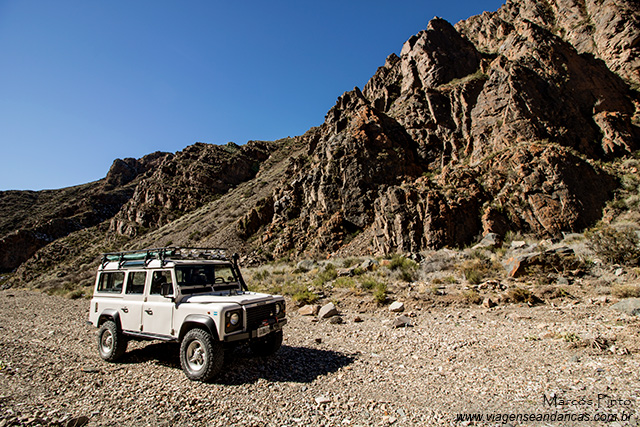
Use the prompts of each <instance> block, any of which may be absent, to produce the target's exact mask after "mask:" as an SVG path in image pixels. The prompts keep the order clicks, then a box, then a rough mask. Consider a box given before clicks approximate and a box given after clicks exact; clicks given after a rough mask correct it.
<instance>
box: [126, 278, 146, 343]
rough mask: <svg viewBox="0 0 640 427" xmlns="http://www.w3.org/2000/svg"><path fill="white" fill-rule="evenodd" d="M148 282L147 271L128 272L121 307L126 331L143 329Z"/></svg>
mask: <svg viewBox="0 0 640 427" xmlns="http://www.w3.org/2000/svg"><path fill="white" fill-rule="evenodd" d="M146 282H147V272H146V271H129V272H128V273H127V279H126V286H125V293H124V298H123V300H122V307H120V322H121V324H122V329H123V330H125V331H133V332H140V331H141V330H142V304H143V300H144V287H145V283H146Z"/></svg>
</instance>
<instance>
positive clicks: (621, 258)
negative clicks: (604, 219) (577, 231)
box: [585, 225, 640, 265]
mask: <svg viewBox="0 0 640 427" xmlns="http://www.w3.org/2000/svg"><path fill="white" fill-rule="evenodd" d="M585 236H586V237H587V239H588V245H589V247H590V248H591V249H592V250H593V251H594V252H595V253H596V254H597V255H598V256H600V257H602V258H603V259H604V260H605V261H607V262H610V263H614V264H626V265H635V264H638V259H639V258H640V249H639V248H638V243H640V239H639V238H638V235H637V234H636V232H635V231H633V230H631V229H623V230H618V229H616V228H614V227H611V226H608V225H604V226H600V227H597V228H595V229H593V230H589V231H588V232H587V233H586V234H585Z"/></svg>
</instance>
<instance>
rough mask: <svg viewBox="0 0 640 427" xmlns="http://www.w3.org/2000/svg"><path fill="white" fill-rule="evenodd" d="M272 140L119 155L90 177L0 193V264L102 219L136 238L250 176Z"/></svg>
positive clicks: (5, 266)
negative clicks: (90, 180) (78, 182)
mask: <svg viewBox="0 0 640 427" xmlns="http://www.w3.org/2000/svg"><path fill="white" fill-rule="evenodd" d="M269 147H270V144H269V143H266V142H250V143H248V144H246V145H244V146H242V147H240V146H238V145H236V144H233V143H229V144H227V145H224V146H217V145H211V144H203V143H196V144H194V145H192V146H189V147H187V148H186V149H184V150H183V151H180V152H178V153H176V154H171V153H162V152H156V153H153V154H149V155H147V156H144V157H143V158H141V159H132V158H127V159H116V160H115V161H114V162H113V165H112V166H111V168H110V170H109V172H108V173H107V176H106V177H105V178H104V179H102V180H100V181H96V182H93V183H89V184H85V185H81V186H77V187H71V188H65V189H61V190H47V191H38V192H34V191H6V192H0V212H2V215H1V216H0V217H1V218H3V219H2V220H1V222H0V236H2V237H0V271H1V272H7V271H11V270H13V269H15V268H16V267H18V266H19V265H21V264H22V263H23V262H24V261H26V260H27V259H29V258H31V257H32V256H33V255H34V254H35V253H36V251H38V250H39V249H40V248H43V247H44V246H47V245H48V244H50V243H51V242H54V241H56V240H58V239H61V238H63V237H66V236H68V235H70V234H72V233H74V232H78V231H82V230H86V229H88V228H90V227H94V226H97V225H100V224H103V223H104V224H103V225H104V226H103V227H102V228H101V229H100V230H99V231H97V232H98V233H99V234H103V233H105V232H106V233H107V234H109V233H111V234H113V233H116V234H121V235H125V236H128V237H133V236H136V235H137V234H139V233H140V232H144V231H147V230H149V229H153V228H157V227H159V226H161V225H163V224H166V223H167V222H170V221H172V220H175V219H177V218H179V217H180V216H181V215H182V214H184V213H185V212H188V211H190V210H193V209H196V208H198V207H200V206H202V205H203V204H206V203H207V202H209V201H211V200H214V199H215V198H216V197H219V196H220V195H221V194H223V193H224V192H226V191H227V190H228V189H229V188H230V187H232V186H234V185H237V184H238V183H240V182H243V181H246V180H248V179H250V178H252V177H253V176H254V175H255V174H256V172H257V170H258V168H259V164H260V162H261V161H262V160H264V159H265V158H266V157H268V150H269Z"/></svg>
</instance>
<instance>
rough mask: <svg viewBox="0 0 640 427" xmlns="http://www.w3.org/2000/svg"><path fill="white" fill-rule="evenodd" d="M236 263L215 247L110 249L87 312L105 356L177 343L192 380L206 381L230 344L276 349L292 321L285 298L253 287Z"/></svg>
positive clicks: (267, 352)
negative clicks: (131, 345) (134, 345)
mask: <svg viewBox="0 0 640 427" xmlns="http://www.w3.org/2000/svg"><path fill="white" fill-rule="evenodd" d="M237 261H238V256H237V254H234V255H233V259H229V258H228V257H227V256H226V254H225V251H224V249H217V248H159V249H145V250H140V251H127V252H118V253H108V254H104V255H103V257H102V263H101V265H100V267H99V268H98V274H97V277H96V284H95V289H94V293H93V299H92V300H91V307H90V313H89V323H91V324H92V325H94V326H96V327H98V328H100V329H99V331H98V351H99V352H100V356H101V357H102V358H103V359H104V360H107V361H110V362H112V361H116V360H117V359H118V358H120V357H121V356H122V355H123V354H124V352H125V351H126V349H127V343H128V341H129V340H164V341H176V342H180V364H181V365H182V369H183V370H184V372H185V374H186V375H187V377H188V378H190V379H192V380H198V381H208V380H210V379H212V378H213V377H214V376H216V375H217V374H218V373H219V372H220V369H221V368H222V363H223V360H224V349H225V347H226V346H227V345H230V344H231V343H238V342H249V345H250V346H251V349H252V351H253V352H254V353H255V354H257V355H259V356H268V355H271V354H273V353H275V352H276V351H277V350H278V349H279V348H280V345H281V344H282V326H283V325H285V324H286V323H287V319H286V318H285V314H286V312H285V302H284V298H282V297H281V296H279V295H268V294H261V293H256V292H249V291H248V289H247V285H246V284H245V282H244V279H243V278H242V274H241V273H240V269H239V268H238V262H237Z"/></svg>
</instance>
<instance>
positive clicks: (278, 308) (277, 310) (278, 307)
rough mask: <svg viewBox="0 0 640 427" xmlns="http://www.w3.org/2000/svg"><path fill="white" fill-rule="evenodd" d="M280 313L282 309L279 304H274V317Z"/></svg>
mask: <svg viewBox="0 0 640 427" xmlns="http://www.w3.org/2000/svg"><path fill="white" fill-rule="evenodd" d="M281 311H282V307H280V303H276V316H278V315H279V314H280V312H281Z"/></svg>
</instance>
